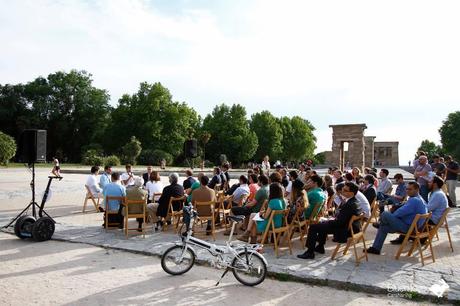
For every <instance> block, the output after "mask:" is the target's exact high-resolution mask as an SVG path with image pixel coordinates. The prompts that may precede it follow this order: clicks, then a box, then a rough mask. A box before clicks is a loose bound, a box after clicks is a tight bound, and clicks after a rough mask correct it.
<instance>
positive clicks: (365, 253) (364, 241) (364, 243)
mask: <svg viewBox="0 0 460 306" xmlns="http://www.w3.org/2000/svg"><path fill="white" fill-rule="evenodd" d="M363 246H364V255H365V256H366V261H369V259H368V258H367V247H366V239H364V235H363Z"/></svg>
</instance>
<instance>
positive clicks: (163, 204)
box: [157, 173, 184, 226]
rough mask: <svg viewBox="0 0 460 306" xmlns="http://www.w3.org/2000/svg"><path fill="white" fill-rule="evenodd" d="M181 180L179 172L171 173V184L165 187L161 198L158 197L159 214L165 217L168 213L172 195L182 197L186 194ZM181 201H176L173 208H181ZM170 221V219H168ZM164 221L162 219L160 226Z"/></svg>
mask: <svg viewBox="0 0 460 306" xmlns="http://www.w3.org/2000/svg"><path fill="white" fill-rule="evenodd" d="M178 180H179V175H178V174H177V173H171V174H170V175H169V183H170V185H169V186H166V187H165V188H164V189H163V193H162V194H161V197H160V199H158V210H157V216H158V217H160V218H162V219H164V218H166V217H167V215H168V208H169V200H170V199H171V197H175V198H178V197H182V196H183V195H184V187H182V186H181V185H179V184H178V183H177V181H178ZM179 205H180V204H179V203H177V202H175V203H174V204H173V209H174V210H175V211H177V210H179ZM167 221H168V222H170V220H167ZM162 222H163V221H160V224H159V225H160V226H161V225H162Z"/></svg>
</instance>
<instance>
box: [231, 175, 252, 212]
mask: <svg viewBox="0 0 460 306" xmlns="http://www.w3.org/2000/svg"><path fill="white" fill-rule="evenodd" d="M249 194H250V191H249V186H248V178H247V176H246V175H242V176H240V186H239V187H238V188H236V190H235V192H233V200H232V202H233V203H232V206H237V205H238V203H239V202H240V200H241V198H243V197H244V196H246V197H247V196H248V195H249Z"/></svg>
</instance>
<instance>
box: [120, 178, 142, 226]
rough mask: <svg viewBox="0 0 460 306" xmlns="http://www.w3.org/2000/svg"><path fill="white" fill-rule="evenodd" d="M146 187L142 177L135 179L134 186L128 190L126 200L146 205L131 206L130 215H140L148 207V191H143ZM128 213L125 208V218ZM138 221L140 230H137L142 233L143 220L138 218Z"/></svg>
mask: <svg viewBox="0 0 460 306" xmlns="http://www.w3.org/2000/svg"><path fill="white" fill-rule="evenodd" d="M143 185H144V180H143V178H141V177H136V178H135V179H134V185H133V186H132V187H131V188H126V200H134V201H138V200H143V201H144V204H142V205H138V204H134V205H130V206H129V213H130V214H140V213H142V212H143V210H144V207H143V206H145V205H147V191H146V190H144V189H142V186H143ZM125 214H126V212H125V209H124V208H123V212H122V215H123V216H125ZM137 221H138V222H139V228H138V229H137V230H138V231H142V223H143V220H142V218H138V219H137Z"/></svg>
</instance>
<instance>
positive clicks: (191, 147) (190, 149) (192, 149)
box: [184, 139, 198, 158]
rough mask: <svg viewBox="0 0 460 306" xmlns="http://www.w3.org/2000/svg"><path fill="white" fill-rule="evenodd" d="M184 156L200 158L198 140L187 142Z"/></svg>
mask: <svg viewBox="0 0 460 306" xmlns="http://www.w3.org/2000/svg"><path fill="white" fill-rule="evenodd" d="M184 155H185V157H187V158H195V157H197V156H198V143H197V141H196V139H190V140H186V141H185V143H184Z"/></svg>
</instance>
